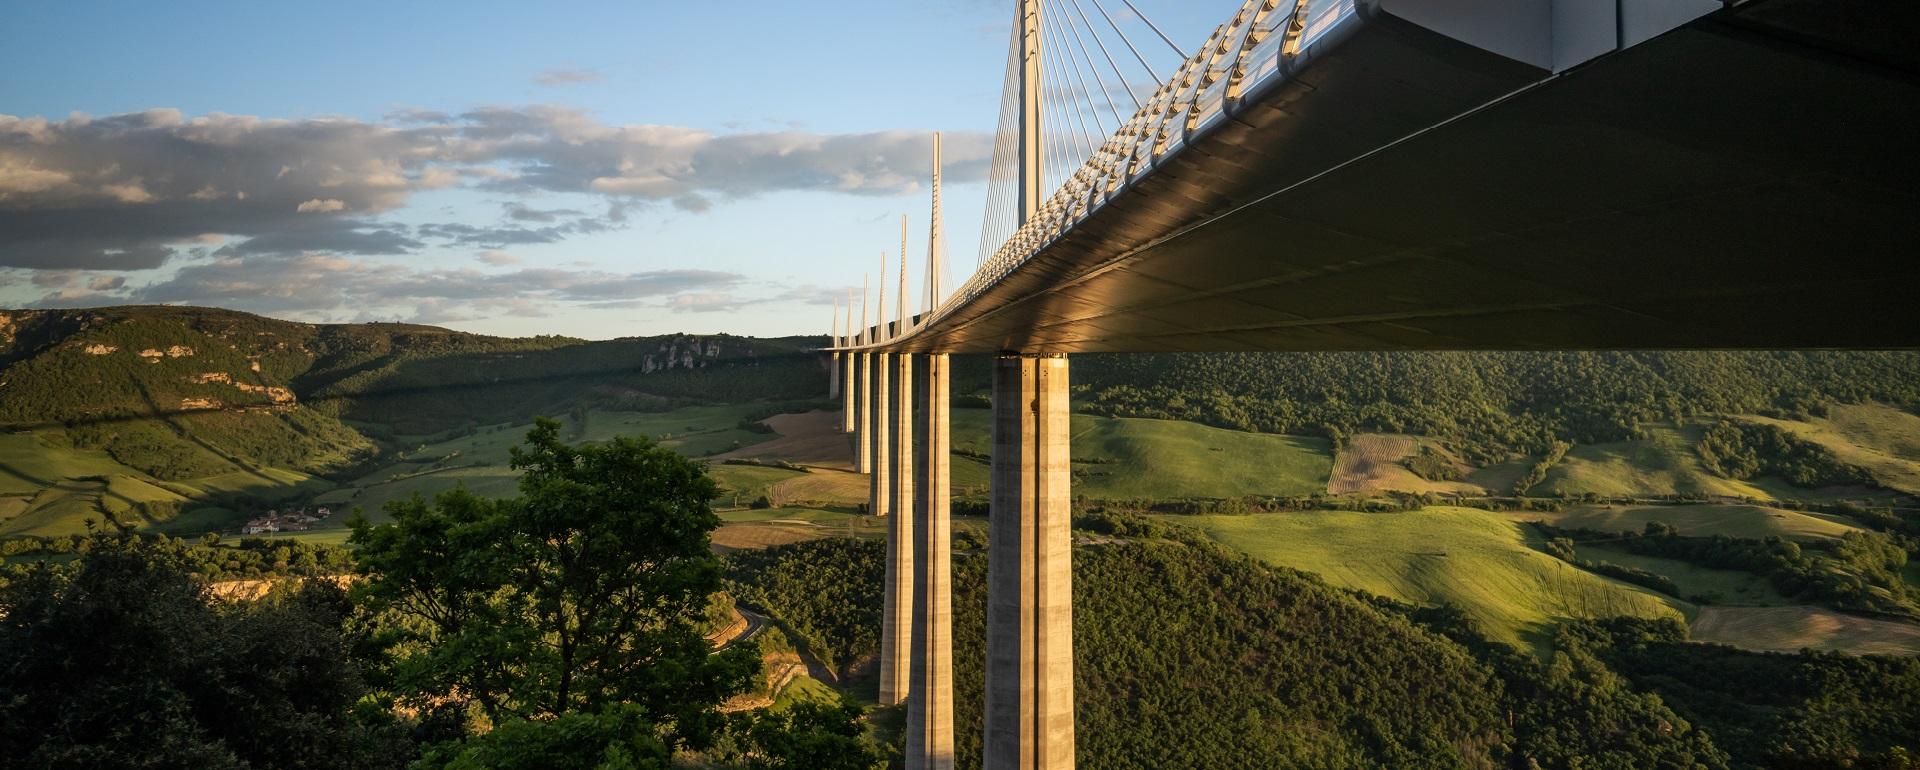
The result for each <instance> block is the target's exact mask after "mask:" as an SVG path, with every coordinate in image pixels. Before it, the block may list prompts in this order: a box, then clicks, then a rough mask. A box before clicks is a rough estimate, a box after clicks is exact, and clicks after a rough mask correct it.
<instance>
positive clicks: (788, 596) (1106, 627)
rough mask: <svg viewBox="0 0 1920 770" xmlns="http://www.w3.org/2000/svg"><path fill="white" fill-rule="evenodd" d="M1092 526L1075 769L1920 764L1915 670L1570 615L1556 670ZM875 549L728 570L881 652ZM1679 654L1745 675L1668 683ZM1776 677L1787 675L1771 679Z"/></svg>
mask: <svg viewBox="0 0 1920 770" xmlns="http://www.w3.org/2000/svg"><path fill="white" fill-rule="evenodd" d="M1083 523H1084V524H1086V525H1089V526H1093V527H1096V528H1097V529H1098V531H1100V532H1101V533H1102V534H1105V535H1108V536H1109V537H1118V538H1119V539H1118V540H1116V541H1113V542H1109V543H1106V544H1102V545H1097V546H1085V547H1081V548H1079V549H1076V552H1075V554H1074V604H1075V607H1074V609H1075V612H1074V617H1075V638H1074V642H1075V653H1076V660H1075V675H1076V695H1077V704H1078V706H1077V721H1078V724H1079V728H1078V730H1079V732H1078V735H1077V741H1078V754H1079V761H1080V764H1081V766H1083V767H1098V768H1103V770H1104V769H1106V768H1154V769H1156V770H1157V769H1158V768H1169V767H1323V768H1342V767H1352V768H1376V767H1434V768H1439V767H1448V768H1453V767H1517V768H1527V767H1543V768H1546V767H1583V768H1619V769H1620V770H1628V769H1633V768H1763V767H1769V768H1770V767H1783V766H1791V767H1799V768H1835V769H1838V768H1906V767H1911V766H1912V765H1909V764H1900V762H1902V761H1907V760H1904V759H1902V757H1907V756H1908V755H1907V754H1904V753H1901V752H1903V751H1911V750H1912V749H1913V748H1914V747H1916V746H1920V736H1916V735H1915V732H1914V731H1915V728H1914V727H1913V726H1914V725H1916V724H1920V665H1916V664H1915V662H1914V661H1912V660H1907V659H1889V658H1851V657H1846V656H1838V655H1826V654H1811V655H1761V654H1753V653H1738V652H1734V651H1732V650H1728V649H1726V648H1721V647H1714V646H1705V645H1682V644H1678V643H1677V640H1678V639H1680V638H1681V637H1683V636H1684V633H1685V632H1684V629H1681V628H1680V627H1678V626H1677V625H1673V624H1652V623H1643V624H1640V625H1636V626H1632V627H1630V628H1631V630H1632V632H1633V633H1632V634H1630V635H1626V636H1621V637H1620V638H1618V639H1617V640H1616V637H1615V635H1614V633H1613V630H1612V629H1613V627H1612V626H1609V625H1606V624H1591V625H1588V624H1579V625H1575V626H1573V627H1569V628H1568V629H1566V630H1564V631H1562V633H1561V636H1560V638H1558V639H1556V642H1555V646H1556V652H1554V653H1553V655H1552V657H1551V658H1549V659H1546V660H1541V659H1538V658H1536V657H1534V656H1533V655H1531V654H1528V653H1524V652H1519V651H1516V650H1514V649H1513V648H1511V647H1508V646H1506V645H1502V644H1497V643H1492V642H1489V641H1487V640H1485V639H1484V638H1482V637H1481V636H1480V635H1479V634H1478V633H1476V632H1475V630H1474V629H1473V628H1472V626H1471V623H1470V621H1467V620H1466V619H1465V616H1464V615H1462V614H1461V613H1458V612H1455V611H1452V610H1449V609H1447V608H1444V607H1443V608H1435V609H1417V608H1413V607H1409V606H1406V605H1400V604H1397V603H1394V602H1391V601H1387V600H1384V599H1379V598H1377V597H1367V596H1363V595H1358V594H1354V593H1350V592H1346V591H1341V590H1338V589H1333V588H1330V587H1328V586H1326V585H1325V584H1324V583H1322V582H1320V580H1319V579H1318V578H1316V577H1313V576H1311V575H1305V574H1301V573H1297V572H1292V571H1290V570H1282V569H1275V568H1272V567H1268V566H1265V565H1263V564H1261V563H1259V562H1256V561H1254V560H1252V559H1250V558H1247V557H1245V556H1241V555H1238V554H1234V553H1229V552H1226V551H1224V550H1223V549H1221V548H1219V547H1218V546H1216V545H1213V544H1212V543H1211V542H1210V541H1206V540H1204V539H1203V538H1200V537H1198V536H1196V535H1193V534H1190V533H1187V532H1185V531H1184V530H1183V529H1182V528H1179V527H1171V526H1168V525H1163V524H1157V523H1152V522H1149V521H1146V520H1143V519H1136V518H1131V517H1119V518H1118V519H1114V518H1107V519H1104V520H1093V521H1085V522H1083ZM880 559H881V555H880V546H879V544H877V543H870V542H854V541H832V540H828V541H816V542H813V543H804V544H799V545H793V546H784V547H779V548H774V549H770V550H769V551H768V552H766V553H762V554H754V555H751V556H735V557H733V561H732V565H731V568H732V569H733V571H734V579H735V580H736V581H737V582H739V583H742V584H745V585H746V586H747V587H748V590H751V591H757V593H754V594H753V595H754V596H755V597H756V598H757V599H758V600H759V601H764V602H768V603H769V604H770V606H768V607H767V609H769V610H770V611H772V612H773V613H774V614H775V616H776V617H777V618H780V619H781V620H782V621H783V622H788V623H791V624H792V625H793V626H794V627H796V628H804V629H805V630H804V631H801V633H799V634H798V636H799V638H800V639H802V640H803V641H804V642H805V643H806V644H808V645H809V646H811V647H812V648H813V649H815V650H816V651H821V652H823V653H824V654H830V655H833V656H835V657H836V658H838V659H848V658H851V657H855V656H862V655H871V651H872V650H874V649H876V647H877V635H878V627H879V623H878V619H877V617H873V616H872V613H871V612H868V611H866V610H867V608H871V607H877V606H878V605H879V583H878V580H879V576H880V569H879V567H880ZM800 564H815V565H833V566H832V567H831V568H826V569H818V570H805V569H795V568H792V565H800ZM954 566H955V583H954V590H955V601H954V609H955V617H954V623H955V626H954V632H955V636H954V645H955V647H954V663H955V683H956V692H955V695H956V698H955V704H956V707H957V708H958V709H959V714H958V724H957V725H956V739H957V741H958V743H959V746H958V750H959V759H960V763H961V764H960V766H961V767H963V768H971V767H978V762H979V760H978V752H979V748H980V747H979V720H980V717H981V714H980V703H981V700H980V699H981V687H982V682H983V678H982V677H983V672H982V670H981V661H982V660H983V657H982V656H983V655H984V623H985V614H984V604H985V578H986V574H985V559H984V557H983V556H982V555H981V554H978V553H970V554H960V555H957V556H956V558H955V563H954ZM850 599H851V601H849V600H850ZM789 618H802V619H804V620H798V621H789V620H787V619H789ZM1686 661H1696V662H1698V664H1699V665H1700V666H1702V667H1703V668H1702V670H1704V671H1713V670H1718V671H1724V672H1729V676H1726V677H1722V678H1720V679H1719V681H1715V679H1714V678H1713V677H1710V676H1704V675H1700V676H1689V677H1688V678H1686V679H1684V680H1682V681H1678V682H1676V681H1672V680H1671V679H1670V677H1671V676H1672V675H1671V673H1670V670H1671V669H1681V668H1684V667H1685V666H1686V665H1687V663H1685V662H1686ZM1773 675H1780V676H1784V677H1788V678H1790V680H1791V681H1792V685H1791V686H1789V687H1782V688H1767V687H1757V686H1755V682H1757V681H1760V680H1761V678H1763V677H1767V676H1773ZM1743 678H1744V679H1743ZM1869 679H1870V680H1872V683H1871V684H1862V686H1861V688H1860V689H1858V690H1850V689H1849V688H1852V687H1854V685H1855V684H1858V683H1862V682H1863V680H1869ZM1252 682H1258V683H1259V686H1257V687H1249V686H1248V684H1249V683H1252ZM1775 728H1780V729H1775ZM1786 728H1791V729H1786ZM1903 747H1904V748H1903Z"/></svg>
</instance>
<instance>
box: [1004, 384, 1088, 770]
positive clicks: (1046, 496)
mask: <svg viewBox="0 0 1920 770" xmlns="http://www.w3.org/2000/svg"><path fill="white" fill-rule="evenodd" d="M1070 413H1071V410H1070V409H1069V407H1068V401H1067V359H1066V357H1065V356H1059V355H1052V356H1035V355H1016V354H1002V355H1000V356H999V357H998V358H996V359H995V360H994V365H993V470H992V476H991V479H992V484H993V495H992V507H991V509H990V512H989V520H988V525H987V526H988V545H987V672H986V674H987V676H986V689H987V704H986V735H985V736H984V737H985V740H984V750H985V756H984V762H983V765H984V767H985V768H986V770H1062V769H1063V768H1071V767H1073V762H1074V754H1073V749H1074V741H1073V569H1072V539H1071V536H1070V534H1069V532H1068V527H1069V524H1070V522H1071V516H1072V514H1071V511H1070V504H1069V503H1070V495H1071V491H1070V488H1069V484H1070V483H1071V481H1072V474H1071V471H1070V468H1069V462H1070V460H1071V452H1070V451H1069V443H1068V442H1069V440H1070V438H1071V433H1070V431H1071V421H1070V419H1069V418H1070V416H1071V414H1070Z"/></svg>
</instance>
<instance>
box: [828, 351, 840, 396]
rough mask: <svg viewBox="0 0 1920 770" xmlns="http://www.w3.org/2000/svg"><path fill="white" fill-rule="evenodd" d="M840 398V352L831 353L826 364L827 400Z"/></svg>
mask: <svg viewBox="0 0 1920 770" xmlns="http://www.w3.org/2000/svg"><path fill="white" fill-rule="evenodd" d="M839 397H840V351H838V350H836V351H833V355H832V356H831V359H830V360H829V361H828V362H827V398H839Z"/></svg>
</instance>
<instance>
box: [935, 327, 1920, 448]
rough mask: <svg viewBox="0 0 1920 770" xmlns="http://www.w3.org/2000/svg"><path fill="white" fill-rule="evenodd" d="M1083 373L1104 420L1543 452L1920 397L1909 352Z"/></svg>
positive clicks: (1424, 359)
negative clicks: (1700, 424)
mask: <svg viewBox="0 0 1920 770" xmlns="http://www.w3.org/2000/svg"><path fill="white" fill-rule="evenodd" d="M1073 379H1074V383H1075V386H1076V388H1080V389H1083V390H1082V395H1081V396H1080V397H1081V398H1083V399H1084V400H1085V405H1084V407H1083V409H1084V410H1086V411H1089V412H1093V413H1096V414H1108V415H1115V416H1130V417H1161V418H1169V419H1179V420H1193V421H1196V422H1202V423H1206V424H1208V425H1216V426H1220V427H1226V428H1237V429H1241V430H1253V431H1261V432H1266V433H1303V434H1320V435H1328V436H1334V437H1339V436H1346V435H1352V434H1353V433H1356V432H1362V431H1380V432H1386V433H1417V434H1424V435H1431V436H1440V437H1447V438H1454V439H1459V440H1461V441H1464V442H1469V443H1470V444H1479V445H1483V446H1486V447H1491V448H1498V449H1508V448H1511V449H1522V450H1525V451H1528V452H1532V453H1539V452H1544V451H1546V450H1547V449H1548V448H1549V447H1550V446H1551V445H1552V444H1553V442H1554V441H1556V440H1558V441H1570V442H1573V443H1578V444H1590V443H1598V442H1606V441H1620V440H1625V439H1629V438H1634V437H1636V436H1638V435H1639V432H1640V431H1641V430H1642V429H1643V428H1644V427H1645V426H1647V425H1650V424H1653V423H1661V422H1670V421H1674V420H1681V419H1688V418H1695V417H1700V416H1706V415H1715V414H1764V415H1779V416H1800V415H1807V414H1817V413H1819V412H1820V410H1821V408H1822V406H1823V405H1825V404H1828V403H1833V402H1842V403H1861V402H1867V401H1880V402H1885V403H1890V404H1895V405H1899V406H1904V407H1908V408H1912V407H1914V406H1917V405H1920V355H1916V354H1913V353H1906V352H1892V353H1878V352H1831V351H1823V352H1784V353H1772V352H1703V351H1696V352H1684V351H1682V352H1576V353H1205V354H1201V353H1182V354H1158V355H1089V356H1076V357H1075V358H1074V362H1073ZM983 384H984V383H982V385H983ZM954 389H955V391H956V392H959V391H960V390H961V388H960V387H959V385H958V384H957V383H956V385H955V388H954Z"/></svg>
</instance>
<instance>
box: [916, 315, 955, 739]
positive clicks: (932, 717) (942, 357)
mask: <svg viewBox="0 0 1920 770" xmlns="http://www.w3.org/2000/svg"><path fill="white" fill-rule="evenodd" d="M916 358H919V359H920V361H921V366H920V368H921V373H920V379H921V380H922V381H923V382H924V383H925V384H924V385H923V386H921V387H920V388H919V393H918V395H919V396H920V404H919V409H918V410H916V411H915V412H914V414H915V416H916V418H917V419H915V421H914V424H915V425H916V426H917V431H918V433H919V434H920V435H919V438H920V442H919V444H918V445H917V447H916V449H915V452H914V503H913V520H914V521H913V527H914V531H915V532H916V533H917V534H918V537H917V538H916V539H915V542H914V549H913V563H914V565H915V566H917V567H918V569H916V570H915V571H914V572H915V577H914V581H913V659H912V661H911V662H910V664H909V665H908V670H909V675H910V677H911V682H912V684H911V685H910V686H909V687H908V689H909V691H910V694H909V697H908V700H907V748H906V761H907V770H952V768H953V520H952V515H951V511H952V505H951V503H952V501H951V499H950V496H951V494H952V491H953V481H952V478H951V476H950V473H949V469H948V462H949V461H950V459H951V453H952V448H951V440H950V437H949V435H950V434H949V424H948V421H947V404H948V390H947V356H946V354H944V353H941V354H935V355H924V356H916Z"/></svg>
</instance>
